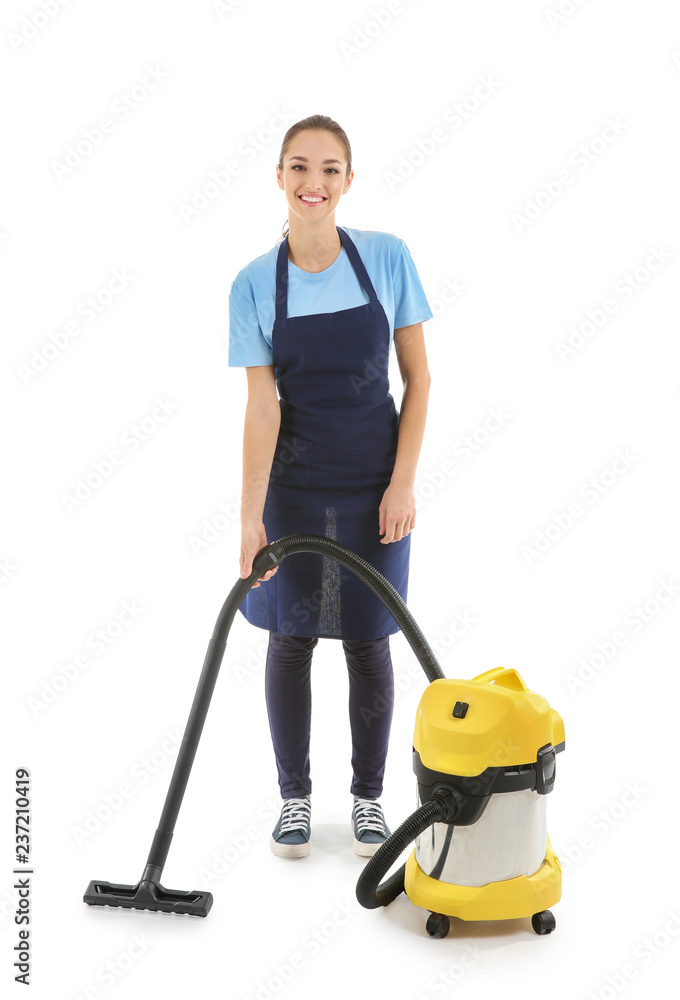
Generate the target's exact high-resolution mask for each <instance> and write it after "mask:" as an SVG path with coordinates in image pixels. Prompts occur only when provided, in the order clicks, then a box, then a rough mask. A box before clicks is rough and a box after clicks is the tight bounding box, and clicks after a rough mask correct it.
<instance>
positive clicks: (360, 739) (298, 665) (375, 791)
mask: <svg viewBox="0 0 680 1000" xmlns="http://www.w3.org/2000/svg"><path fill="white" fill-rule="evenodd" d="M389 639H390V637H389V635H386V636H383V637H382V638H380V639H352V640H349V639H347V640H343V641H342V646H343V650H344V653H345V660H346V662H347V669H348V672H349V721H350V729H351V733H352V760H351V763H352V769H353V778H352V784H351V787H350V791H351V792H352V794H353V795H361V796H363V797H365V798H378V797H379V796H380V795H381V794H382V788H383V777H384V773H385V759H386V757H387V747H388V743H389V738H390V728H391V725H392V711H393V707H394V674H393V671H392V658H391V656H390V644H389ZM318 641H319V639H318V637H317V636H300V635H285V634H284V633H282V632H270V633H269V647H268V649H267V664H266V669H265V698H266V702H267V712H268V714H269V728H270V730H271V734H272V743H273V744H274V754H275V756H276V766H277V768H278V772H279V788H280V789H281V797H282V798H284V799H290V798H297V797H301V796H303V795H309V794H310V793H311V790H312V782H311V780H310V775H309V738H310V730H311V719H312V689H311V683H310V669H311V664H312V653H313V651H314V647H315V646H316V644H317V643H318Z"/></svg>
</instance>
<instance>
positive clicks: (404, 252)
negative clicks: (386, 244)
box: [392, 239, 433, 330]
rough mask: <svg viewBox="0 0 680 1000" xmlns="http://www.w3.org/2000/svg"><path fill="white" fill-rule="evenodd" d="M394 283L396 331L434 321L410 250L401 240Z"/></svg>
mask: <svg viewBox="0 0 680 1000" xmlns="http://www.w3.org/2000/svg"><path fill="white" fill-rule="evenodd" d="M392 277H393V281H394V329H395V330H398V329H399V328H400V327H402V326H413V325H414V324H415V323H423V322H425V320H428V319H432V317H433V312H432V310H431V309H430V306H429V304H428V301H427V298H426V297H425V291H424V289H423V286H422V284H421V281H420V278H419V277H418V271H417V270H416V265H415V264H414V263H413V258H412V257H411V253H410V251H409V248H408V247H407V246H406V244H405V243H404V241H403V240H402V239H399V245H398V251H397V260H396V266H395V269H394V272H393V275H392Z"/></svg>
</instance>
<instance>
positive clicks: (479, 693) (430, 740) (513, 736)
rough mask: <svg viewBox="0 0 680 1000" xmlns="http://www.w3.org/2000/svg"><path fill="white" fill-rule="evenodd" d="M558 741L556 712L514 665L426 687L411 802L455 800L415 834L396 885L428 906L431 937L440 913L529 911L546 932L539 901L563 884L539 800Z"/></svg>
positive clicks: (548, 918) (492, 915) (510, 914)
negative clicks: (444, 817)
mask: <svg viewBox="0 0 680 1000" xmlns="http://www.w3.org/2000/svg"><path fill="white" fill-rule="evenodd" d="M563 749H564V724H563V722H562V719H561V718H560V716H559V715H558V714H557V712H556V711H555V710H554V709H551V708H550V706H549V704H548V702H547V701H546V699H545V698H543V697H542V696H541V695H539V694H536V693H535V692H534V691H530V690H529V689H528V688H527V686H526V684H525V683H524V681H523V680H522V678H521V676H520V675H519V674H518V672H517V671H516V670H505V669H503V668H502V667H498V668H496V669H494V670H489V671H487V672H486V673H483V674H480V675H478V676H477V677H473V678H472V679H471V680H455V679H446V680H435V681H433V682H432V683H431V684H430V685H429V687H428V688H427V689H426V690H425V692H424V694H423V697H422V698H421V701H420V705H419V706H418V712H417V715H416V723H415V732H414V737H413V768H414V771H415V774H416V778H417V782H418V805H419V806H421V805H423V804H424V803H426V802H428V801H429V800H430V799H432V797H433V795H435V796H436V795H437V794H440V795H441V794H445V795H448V796H449V801H453V802H454V803H455V805H454V806H453V808H454V814H453V823H447V822H435V823H432V824H431V826H429V827H428V828H426V829H425V830H423V831H422V832H421V833H420V834H419V835H418V836H417V837H416V840H415V848H414V850H413V852H412V853H411V856H410V857H409V859H408V861H407V862H406V867H405V872H404V888H405V891H406V894H407V895H408V897H409V899H410V900H411V902H412V903H414V904H415V905H417V906H421V907H423V908H424V909H428V910H430V911H431V912H432V917H431V918H430V920H429V921H428V932H429V933H431V934H433V936H444V934H445V933H446V932H447V931H448V924H449V922H448V920H442V919H441V918H442V917H448V916H456V917H459V918H461V919H463V920H496V919H508V918H514V917H527V916H529V917H531V918H532V924H533V927H534V930H535V931H536V932H537V933H548V932H549V931H551V930H553V928H554V926H555V921H554V918H553V916H552V914H550V913H549V911H547V908H548V907H549V906H551V905H553V904H554V903H556V902H558V901H559V899H560V896H561V893H562V883H561V872H560V864H559V861H558V859H557V857H556V856H555V854H554V852H553V850H552V848H551V846H550V839H549V837H548V832H547V824H546V800H547V796H548V794H549V793H550V792H551V791H552V790H553V787H554V783H555V761H556V754H557V753H559V752H560V751H561V750H563ZM442 930H443V931H444V933H439V932H440V931H442Z"/></svg>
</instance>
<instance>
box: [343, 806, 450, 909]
mask: <svg viewBox="0 0 680 1000" xmlns="http://www.w3.org/2000/svg"><path fill="white" fill-rule="evenodd" d="M456 798H457V797H456ZM456 809H457V802H456V800H455V799H454V798H453V797H452V796H451V795H449V794H447V790H445V789H442V790H441V791H439V790H435V791H434V792H433V793H432V796H431V798H430V799H428V801H427V802H425V803H424V804H423V805H422V806H420V808H418V809H416V811H415V812H414V813H412V814H411V815H410V816H409V817H408V819H405V820H404V822H403V823H402V824H401V826H400V827H399V828H398V829H397V830H395V831H394V833H393V834H392V836H391V837H388V838H387V840H386V841H385V843H384V844H381V845H380V847H379V848H378V850H377V851H376V852H375V854H374V855H373V857H372V858H371V860H370V861H369V862H368V864H367V865H366V867H365V868H364V870H363V871H362V873H361V875H360V876H359V881H358V882H357V889H356V895H357V899H358V900H359V902H360V903H361V905H362V906H363V907H365V908H366V909H367V910H374V909H375V908H376V907H378V906H387V905H388V904H389V903H391V902H392V900H394V899H396V898H397V896H398V895H399V893H401V892H403V891H404V872H405V870H406V863H404V864H403V865H402V866H401V868H399V869H398V870H397V871H396V872H395V873H394V875H390V877H389V878H388V879H386V880H385V881H384V882H382V883H381V882H380V880H381V878H383V876H384V875H386V874H387V872H388V871H389V870H390V868H391V867H392V865H393V864H394V862H395V861H396V860H397V858H398V857H399V855H400V854H401V853H402V851H404V850H405V849H406V848H407V847H408V845H409V844H412V843H413V841H414V840H415V839H416V837H419V836H420V834H421V833H424V831H425V830H427V828H428V827H429V826H432V824H433V823H452V822H453V819H454V816H455V813H456ZM450 829H453V828H452V827H450Z"/></svg>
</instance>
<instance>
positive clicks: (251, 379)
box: [240, 364, 281, 587]
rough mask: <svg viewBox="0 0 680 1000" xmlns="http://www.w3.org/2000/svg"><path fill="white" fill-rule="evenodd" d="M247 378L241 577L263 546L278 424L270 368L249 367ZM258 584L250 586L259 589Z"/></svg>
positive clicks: (276, 398)
mask: <svg viewBox="0 0 680 1000" xmlns="http://www.w3.org/2000/svg"><path fill="white" fill-rule="evenodd" d="M246 373H247V375H248V402H247V404H246V415H245V421H244V424H243V485H242V489H241V557H240V563H241V576H242V577H247V576H249V575H250V573H251V571H252V563H253V559H254V558H255V556H256V555H257V553H258V552H259V551H260V549H261V548H263V547H264V546H265V545H266V544H267V541H268V539H267V538H266V535H265V530H264V525H263V523H262V514H263V511H264V502H265V500H266V497H267V489H268V486H269V475H270V473H271V467H272V462H273V460H274V451H275V450H276V440H277V438H278V433H279V427H280V424H281V408H280V406H279V398H278V394H277V392H276V380H275V378H274V365H273V364H271V365H251V366H248V367H247V368H246ZM277 568H278V567H274V569H271V570H267V572H266V573H265V574H264V576H261V577H260V578H259V579H260V580H269V578H270V577H272V576H273V575H274V573H276V570H277ZM259 586H260V584H259V582H257V583H254V584H253V587H259Z"/></svg>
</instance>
